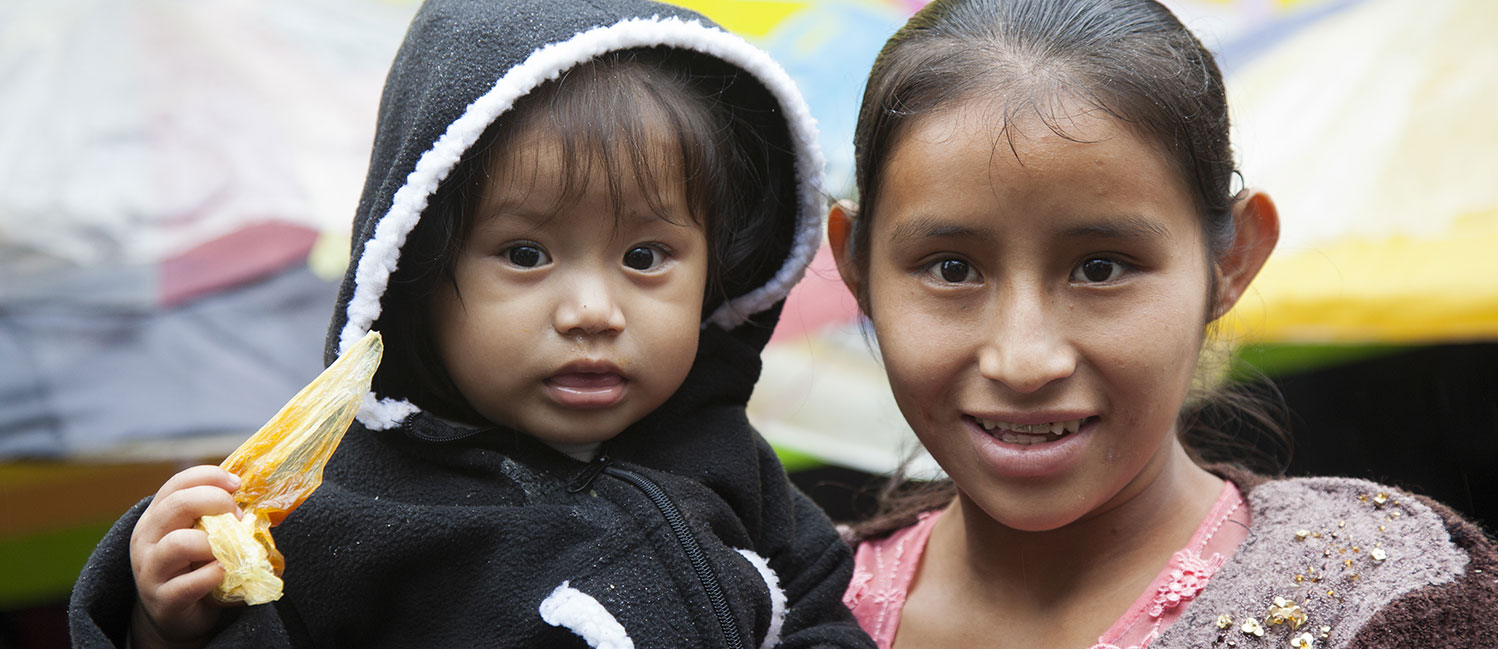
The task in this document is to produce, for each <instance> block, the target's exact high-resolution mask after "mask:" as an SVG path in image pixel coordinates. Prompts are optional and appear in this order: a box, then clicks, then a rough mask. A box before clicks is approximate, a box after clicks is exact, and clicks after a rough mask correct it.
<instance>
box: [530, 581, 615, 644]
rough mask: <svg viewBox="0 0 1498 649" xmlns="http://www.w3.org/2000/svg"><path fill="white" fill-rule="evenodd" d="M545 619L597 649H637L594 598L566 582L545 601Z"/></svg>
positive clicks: (542, 610)
mask: <svg viewBox="0 0 1498 649" xmlns="http://www.w3.org/2000/svg"><path fill="white" fill-rule="evenodd" d="M539 610H540V612H541V619H542V620H544V621H545V622H546V623H547V624H550V625H552V626H555V627H561V628H564V629H567V630H568V631H571V632H573V633H576V634H577V636H578V637H579V638H582V639H583V641H584V642H587V643H588V646H589V647H593V649H634V648H635V641H634V640H631V639H630V637H629V633H628V632H627V631H625V630H624V626H623V625H621V624H619V621H618V620H616V619H614V616H613V614H611V613H609V610H608V609H606V608H604V607H603V604H601V603H599V602H598V600H596V599H593V596H592V595H589V594H587V593H584V592H582V591H580V590H578V589H576V588H573V587H572V586H571V584H569V583H568V582H565V581H564V582H562V585H560V586H557V587H556V589H555V590H553V591H551V594H550V595H547V596H546V599H544V600H542V601H541V606H540V609H539Z"/></svg>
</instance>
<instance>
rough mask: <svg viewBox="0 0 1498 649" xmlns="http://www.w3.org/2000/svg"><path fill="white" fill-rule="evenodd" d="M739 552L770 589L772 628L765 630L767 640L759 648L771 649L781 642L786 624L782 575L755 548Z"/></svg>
mask: <svg viewBox="0 0 1498 649" xmlns="http://www.w3.org/2000/svg"><path fill="white" fill-rule="evenodd" d="M738 552H739V554H741V555H743V556H744V558H745V559H748V560H749V563H750V565H753V566H754V569H755V570H758V571H759V576H760V578H761V579H764V580H765V587H766V588H769V589H770V628H769V630H767V631H765V641H764V642H761V643H759V649H770V648H771V647H774V646H775V645H777V644H780V628H781V626H782V625H784V624H785V591H784V590H782V589H781V588H780V576H779V575H777V574H775V571H774V570H773V569H771V568H770V562H769V561H765V558H764V557H762V556H759V555H758V554H755V552H754V551H753V550H743V549H741V550H739V551H738Z"/></svg>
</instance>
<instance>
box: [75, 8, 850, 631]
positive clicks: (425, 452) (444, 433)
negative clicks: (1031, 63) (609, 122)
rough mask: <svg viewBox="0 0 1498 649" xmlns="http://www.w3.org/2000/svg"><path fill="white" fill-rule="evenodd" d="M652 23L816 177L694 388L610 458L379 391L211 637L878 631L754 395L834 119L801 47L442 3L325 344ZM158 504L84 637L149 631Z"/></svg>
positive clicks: (637, 428)
mask: <svg viewBox="0 0 1498 649" xmlns="http://www.w3.org/2000/svg"><path fill="white" fill-rule="evenodd" d="M642 46H667V47H676V48H683V49H690V50H694V51H698V52H702V53H706V54H709V55H711V56H714V57H717V58H719V59H722V60H724V61H726V62H728V63H730V64H732V65H734V66H736V67H737V68H739V69H740V70H742V71H744V72H746V73H748V74H750V75H752V77H753V78H754V79H756V80H757V81H758V82H759V83H760V85H761V86H762V87H763V88H764V89H766V91H767V92H768V93H769V94H770V95H772V96H771V97H770V100H771V101H773V104H772V105H775V106H778V112H779V113H780V114H781V116H782V117H783V119H784V120H785V121H786V125H787V128H788V130H789V133H790V139H791V142H790V146H789V148H790V149H791V151H789V152H787V153H786V155H785V157H786V161H785V163H786V164H794V166H795V169H796V179H797V180H796V184H795V187H794V192H795V195H794V196H789V197H787V198H786V202H788V203H791V204H794V205H795V206H796V208H795V209H794V210H787V214H788V216H787V218H794V219H795V221H796V222H795V223H794V224H791V226H790V227H789V228H787V229H788V231H790V232H792V233H793V234H791V235H790V240H789V241H785V242H780V244H778V246H777V249H779V250H782V251H784V254H783V259H782V261H781V264H780V265H779V266H778V267H777V268H773V269H770V270H769V271H766V273H765V278H764V282H763V284H762V285H760V286H759V287H758V288H755V289H753V290H750V291H748V292H746V293H743V294H741V295H736V296H730V299H728V300H727V301H726V302H725V303H724V304H723V305H721V306H719V307H718V308H717V309H716V310H715V311H713V312H712V313H711V314H710V315H709V316H708V317H707V318H706V320H705V324H704V326H703V330H702V335H701V342H700V344H699V349H698V354H697V357H696V361H695V364H694V365H693V367H692V370H691V373H690V374H689V376H688V378H687V379H686V381H685V382H684V384H683V385H682V387H681V388H680V389H679V390H678V391H677V393H676V394H674V395H673V396H672V397H671V398H670V399H669V400H667V402H666V403H665V404H664V405H662V406H661V407H660V408H658V409H657V410H656V411H654V412H653V413H651V414H649V415H647V416H646V417H645V418H644V419H642V420H641V421H639V422H637V423H635V424H634V425H632V426H630V427H629V428H628V429H626V430H625V431H624V432H623V433H621V434H620V435H619V436H617V437H616V438H614V439H613V440H610V441H609V442H608V443H607V444H606V445H605V446H604V450H603V452H602V454H601V455H600V456H599V457H598V459H596V460H594V461H593V462H591V463H585V462H582V461H579V460H575V459H572V458H570V457H568V456H566V455H564V454H562V453H560V452H558V451H556V450H554V449H552V448H550V447H548V446H546V445H545V444H543V443H541V442H539V441H537V440H535V439H533V438H530V437H528V436H526V435H524V434H522V433H519V432H517V431H513V430H507V429H502V428H495V429H486V430H473V429H466V428H460V427H456V426H452V425H450V424H448V423H446V422H444V421H443V420H441V419H438V418H436V417H434V416H431V415H430V414H428V413H426V412H423V411H422V410H420V409H419V408H418V407H416V406H415V405H413V404H411V403H408V402H405V401H400V400H394V399H388V398H387V399H382V400H376V399H375V398H374V397H373V395H371V397H370V398H367V399H366V403H365V406H364V408H363V409H362V410H361V412H360V415H359V417H358V419H357V421H356V423H355V424H354V426H353V427H352V428H351V429H350V430H349V432H348V434H347V435H346V436H345V437H344V441H343V443H342V445H341V446H340V447H339V449H338V450H337V452H336V453H335V454H334V455H333V458H332V460H331V461H330V462H329V464H328V467H327V469H326V472H325V482H324V484H323V486H322V487H321V488H320V489H319V490H318V491H317V492H315V493H314V494H313V495H312V497H311V498H309V499H308V500H307V502H306V503H305V504H303V505H302V507H301V508H299V509H298V510H296V511H295V512H293V513H292V514H291V515H290V516H289V517H288V518H287V519H286V520H285V522H284V523H282V524H281V525H280V526H278V527H276V528H275V530H274V535H275V537H276V542H277V545H278V547H279V549H280V550H281V551H282V552H283V553H284V555H285V557H286V570H285V573H284V575H283V578H284V580H285V595H284V597H283V598H282V599H281V600H280V601H278V602H276V603H274V604H270V605H262V606H254V607H239V608H231V609H229V610H228V611H227V612H226V614H225V616H224V623H223V625H222V627H221V628H220V630H219V631H218V633H217V635H216V636H215V637H214V639H213V641H212V643H211V646H235V647H282V646H298V647H302V646H321V647H361V648H364V647H382V646H384V647H478V646H483V647H500V646H503V647H585V646H593V647H598V648H604V647H607V648H615V649H617V648H622V647H642V648H643V647H744V648H749V649H753V648H759V647H769V646H783V647H811V646H849V647H855V646H856V647H872V646H873V643H872V641H870V640H869V639H868V637H867V636H866V635H865V634H864V633H863V632H862V631H861V630H860V629H859V628H858V626H857V624H856V623H855V622H854V621H853V618H852V616H851V614H850V613H849V612H848V611H847V609H846V608H845V607H844V606H843V604H842V601H841V597H842V594H843V591H844V590H845V589H846V587H847V582H848V578H849V576H850V573H851V570H852V558H851V556H850V553H849V551H848V549H847V547H846V546H845V545H844V544H843V543H842V541H841V540H840V539H839V537H838V534H837V532H836V531H835V530H834V528H833V526H832V525H831V523H830V522H829V521H828V520H827V518H826V517H825V516H824V515H823V514H822V513H821V511H820V510H818V509H817V508H816V507H815V506H814V505H813V504H812V503H811V502H810V500H808V499H807V498H806V497H805V496H804V495H803V494H801V493H800V492H798V491H797V490H796V489H795V488H794V487H792V486H791V484H790V483H789V481H788V480H787V479H786V477H785V474H784V471H783V469H782V468H781V466H780V464H779V462H778V461H777V460H776V457H775V454H774V452H773V451H772V449H771V448H770V447H769V445H768V444H767V443H766V442H765V441H764V439H763V438H761V437H760V436H759V434H758V433H757V432H755V431H754V429H753V428H752V427H751V426H750V425H749V422H748V421H747V419H746V416H745V412H744V407H745V404H746V403H747V401H748V398H749V395H750V393H751V391H752V390H753V386H754V383H755V381H756V380H757V379H758V376H759V369H760V358H759V352H760V351H761V349H762V348H763V347H764V345H765V343H766V342H767V341H768V339H769V334H770V329H771V326H772V325H773V323H774V321H775V319H776V318H777V317H778V314H779V307H780V304H781V303H782V301H783V299H784V297H785V295H786V293H787V292H788V291H789V289H790V287H791V286H792V285H793V284H794V283H795V282H796V281H797V280H799V279H800V277H801V274H802V273H803V272H804V269H805V266H806V264H807V263H808V262H809V261H810V259H811V257H812V255H813V254H814V253H815V251H816V249H817V247H818V245H819V243H820V236H821V234H820V223H821V219H820V215H821V198H820V193H819V187H818V185H819V183H820V176H819V174H820V169H821V166H822V160H821V157H820V153H819V152H818V150H817V148H816V145H815V140H814V138H815V134H814V131H813V126H812V121H811V119H810V117H809V114H808V112H807V110H806V107H805V105H804V103H803V102H802V100H801V99H800V97H799V95H798V94H797V93H796V91H795V89H794V87H793V86H792V84H791V82H790V80H789V78H788V77H787V76H786V75H785V73H784V72H783V71H782V70H781V69H780V68H779V67H778V66H776V65H775V64H774V63H773V62H771V61H770V60H769V58H768V57H767V56H766V55H764V54H763V53H762V52H760V51H758V50H756V49H754V48H753V47H752V46H750V45H748V44H747V43H745V42H744V41H742V40H740V39H738V38H736V37H734V36H731V35H729V34H727V33H725V32H723V31H721V30H718V29H716V28H714V27H712V26H710V25H709V24H708V23H706V21H705V20H703V19H702V18H700V17H699V16H696V15H695V14H692V13H690V12H687V11H685V10H682V9H679V8H675V7H671V6H667V5H659V4H655V3H651V2H645V1H643V0H602V1H574V0H566V1H554V0H511V1H507V2H481V1H478V0H431V1H429V2H427V3H426V4H425V5H424V6H423V7H422V8H421V10H420V11H419V13H418V14H417V16H416V18H415V20H414V21H413V23H412V25H411V27H410V30H409V32H408V34H407V36H406V41H405V43H404V44H403V45H402V48H401V51H400V53H399V54H398V55H397V57H396V60H395V63H394V65H393V66H392V69H391V71H390V74H389V77H388V78H387V81H386V87H385V94H384V97H383V99H382V101H381V106H380V121H379V125H378V130H377V133H376V138H375V147H374V151H373V155H372V158H371V161H370V173H369V176H368V179H367V181H366V185H365V190H364V194H363V197H362V198H361V200H360V204H359V209H358V214H357V217H356V220H355V223H354V230H353V235H354V236H353V241H354V245H353V257H352V261H351V263H350V265H349V271H348V274H347V276H346V278H345V281H344V283H343V286H342V291H341V294H340V298H339V303H338V306H337V310H336V312H335V315H334V319H333V323H332V327H331V328H330V331H329V336H328V347H327V360H328V361H329V362H331V360H332V359H333V358H335V357H336V356H337V353H338V352H339V350H341V349H342V348H343V347H344V346H346V345H347V344H349V343H351V342H352V341H354V340H357V339H358V338H359V337H360V336H362V335H363V334H364V333H365V332H366V331H368V330H369V329H370V328H371V327H372V326H374V325H375V324H376V323H377V322H378V318H379V315H380V309H381V303H382V300H383V298H384V295H385V290H386V286H387V285H388V283H389V278H390V273H391V271H392V270H393V269H394V268H395V267H396V266H397V265H398V262H399V259H400V252H401V246H402V244H403V243H404V241H405V240H406V235H407V234H408V233H409V232H410V231H411V229H412V227H413V226H414V224H415V223H416V221H417V220H418V219H419V218H421V217H422V214H423V212H424V211H425V210H426V207H427V204H428V200H429V199H430V198H431V197H432V195H433V192H434V191H435V190H436V188H437V186H438V185H439V184H440V182H441V181H442V179H443V178H444V177H445V176H446V175H447V173H448V172H449V171H450V170H451V169H452V168H453V166H454V165H455V164H456V163H457V161H458V159H459V158H460V157H461V156H462V154H463V152H464V151H466V150H467V149H468V148H469V147H470V146H472V145H473V144H474V142H475V141H476V140H478V138H479V136H480V134H481V133H482V132H483V131H484V130H485V128H486V127H487V126H488V125H489V124H491V123H492V122H493V121H494V120H495V119H496V118H497V117H499V116H500V115H502V114H504V112H505V111H506V110H508V109H509V107H510V106H512V105H513V103H514V101H515V99H516V98H518V97H521V96H524V95H525V94H526V93H528V92H530V91H531V90H533V89H534V88H535V87H536V86H537V85H538V84H540V83H543V82H544V81H546V80H547V79H550V78H555V77H556V76H557V75H558V74H559V73H560V72H562V71H564V70H566V69H568V68H570V67H572V66H575V65H577V64H578V63H581V62H583V61H587V60H589V59H591V58H593V57H595V56H597V55H599V54H601V53H604V52H608V51H614V50H619V49H627V48H634V47H642ZM145 505H146V503H145V502H142V503H141V504H140V505H137V506H136V507H135V508H134V509H132V510H131V511H130V512H128V513H127V514H126V515H125V516H124V517H123V518H122V519H121V520H120V521H119V522H118V523H117V524H116V525H115V526H114V528H113V529H112V530H110V532H109V533H108V535H107V536H106V537H105V538H104V539H103V541H102V542H101V543H100V545H99V547H98V549H97V550H96V551H95V553H94V555H93V556H92V557H91V558H90V560H89V562H88V564H87V566H85V568H84V569H83V572H82V574H81V576H80V577H79V580H78V583H77V585H76V587H75V589H74V593H73V599H72V602H71V606H70V609H69V621H70V626H71V632H72V637H73V643H74V645H75V646H80V647H106V646H125V643H126V637H127V636H128V625H129V620H130V614H131V609H132V607H133V606H134V603H135V587H134V582H133V579H132V576H131V569H130V556H129V540H130V533H131V530H132V529H133V527H134V525H135V522H136V520H137V519H138V518H139V516H140V513H141V511H142V510H143V509H144V507H145Z"/></svg>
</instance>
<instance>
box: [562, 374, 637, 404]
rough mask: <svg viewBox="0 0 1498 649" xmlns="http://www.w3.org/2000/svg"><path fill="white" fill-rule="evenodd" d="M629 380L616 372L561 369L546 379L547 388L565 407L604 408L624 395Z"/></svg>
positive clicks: (617, 401)
mask: <svg viewBox="0 0 1498 649" xmlns="http://www.w3.org/2000/svg"><path fill="white" fill-rule="evenodd" d="M628 383H629V381H628V379H625V378H624V375H623V374H620V373H619V372H618V371H616V370H615V371H610V370H599V371H593V370H588V371H565V370H564V371H562V372H558V373H556V374H553V375H552V376H550V377H549V378H547V379H546V389H547V392H548V393H549V394H550V395H551V398H552V399H553V400H555V401H556V402H557V403H558V404H559V405H561V406H563V407H567V408H579V409H595V408H607V407H609V406H612V405H614V404H616V403H619V401H620V400H621V399H623V398H624V388H625V386H626V385H628Z"/></svg>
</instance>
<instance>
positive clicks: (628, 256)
mask: <svg viewBox="0 0 1498 649" xmlns="http://www.w3.org/2000/svg"><path fill="white" fill-rule="evenodd" d="M665 261H666V254H665V253H664V252H661V251H660V250H659V249H657V248H654V247H652V246H635V247H633V248H630V249H629V252H626V253H624V265H625V266H628V267H630V268H633V269H635V270H651V269H653V268H655V267H657V266H659V265H661V264H662V263H664V262H665Z"/></svg>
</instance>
